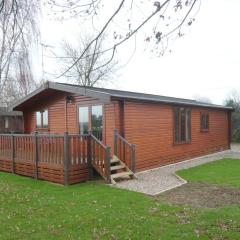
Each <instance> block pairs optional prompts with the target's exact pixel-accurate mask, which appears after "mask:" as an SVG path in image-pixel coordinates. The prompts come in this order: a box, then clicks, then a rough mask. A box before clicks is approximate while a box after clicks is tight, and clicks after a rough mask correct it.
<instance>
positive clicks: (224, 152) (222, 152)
mask: <svg viewBox="0 0 240 240" xmlns="http://www.w3.org/2000/svg"><path fill="white" fill-rule="evenodd" d="M227 153H232V151H231V150H224V151H221V152H216V153H212V154H208V155H203V156H200V157H196V158H190V159H187V160H183V161H179V162H176V163H170V164H167V165H164V166H159V167H156V168H152V169H147V170H143V171H141V172H137V173H135V174H136V175H138V174H142V173H145V172H151V171H155V170H158V169H161V168H166V167H171V166H176V165H178V164H182V163H188V162H191V161H194V160H199V159H201V158H206V157H212V156H217V155H220V154H227ZM221 157H224V155H222V156H221ZM216 160H220V159H216ZM213 161H215V160H213Z"/></svg>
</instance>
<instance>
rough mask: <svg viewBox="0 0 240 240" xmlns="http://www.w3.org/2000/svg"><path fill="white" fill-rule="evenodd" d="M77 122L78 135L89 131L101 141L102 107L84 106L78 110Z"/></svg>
mask: <svg viewBox="0 0 240 240" xmlns="http://www.w3.org/2000/svg"><path fill="white" fill-rule="evenodd" d="M78 121H79V132H80V134H87V133H88V131H89V130H91V131H92V134H93V135H94V136H95V137H96V138H97V139H99V140H100V141H101V140H102V132H103V107H102V105H96V106H89V107H87V106H85V107H79V108H78Z"/></svg>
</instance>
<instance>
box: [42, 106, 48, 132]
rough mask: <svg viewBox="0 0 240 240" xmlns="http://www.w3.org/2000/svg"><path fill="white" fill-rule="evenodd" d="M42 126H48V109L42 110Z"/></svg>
mask: <svg viewBox="0 0 240 240" xmlns="http://www.w3.org/2000/svg"><path fill="white" fill-rule="evenodd" d="M43 127H44V128H47V127H48V110H45V111H44V112H43Z"/></svg>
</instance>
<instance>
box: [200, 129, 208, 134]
mask: <svg viewBox="0 0 240 240" xmlns="http://www.w3.org/2000/svg"><path fill="white" fill-rule="evenodd" d="M200 132H202V133H207V132H209V129H201V130H200Z"/></svg>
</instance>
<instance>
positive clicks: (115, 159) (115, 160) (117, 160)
mask: <svg viewBox="0 0 240 240" xmlns="http://www.w3.org/2000/svg"><path fill="white" fill-rule="evenodd" d="M118 162H120V160H119V159H118V158H112V159H111V161H110V163H118Z"/></svg>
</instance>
